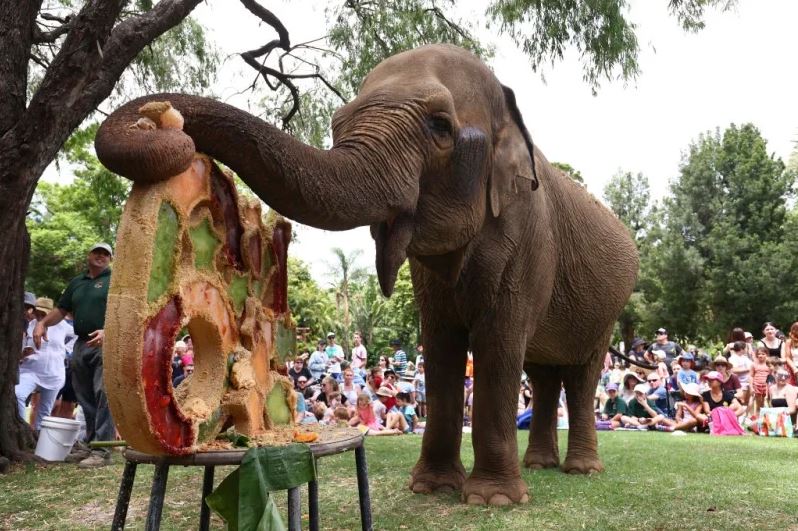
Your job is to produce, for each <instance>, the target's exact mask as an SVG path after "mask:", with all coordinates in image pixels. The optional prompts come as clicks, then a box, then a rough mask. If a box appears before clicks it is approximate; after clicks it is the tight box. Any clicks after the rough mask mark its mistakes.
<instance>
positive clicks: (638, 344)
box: [632, 337, 646, 349]
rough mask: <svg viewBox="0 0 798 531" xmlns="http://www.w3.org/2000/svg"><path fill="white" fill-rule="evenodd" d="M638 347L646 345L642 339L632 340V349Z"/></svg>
mask: <svg viewBox="0 0 798 531" xmlns="http://www.w3.org/2000/svg"><path fill="white" fill-rule="evenodd" d="M640 345H643V346H645V345H646V340H645V339H643V338H640V337H636V338H635V339H634V341H632V348H633V349H635V348H637V347H639V346H640Z"/></svg>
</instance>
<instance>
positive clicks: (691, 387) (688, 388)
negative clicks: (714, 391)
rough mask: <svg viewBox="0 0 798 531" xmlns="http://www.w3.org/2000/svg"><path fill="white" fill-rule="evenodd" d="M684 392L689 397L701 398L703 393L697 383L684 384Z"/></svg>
mask: <svg viewBox="0 0 798 531" xmlns="http://www.w3.org/2000/svg"><path fill="white" fill-rule="evenodd" d="M682 391H683V392H684V393H685V394H688V395H692V396H701V391H699V388H698V384H697V383H695V382H690V383H688V384H684V386H683V387H682Z"/></svg>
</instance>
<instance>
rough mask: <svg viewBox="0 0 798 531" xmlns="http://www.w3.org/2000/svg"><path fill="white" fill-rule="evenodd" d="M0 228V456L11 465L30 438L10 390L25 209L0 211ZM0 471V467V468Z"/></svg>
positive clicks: (26, 242)
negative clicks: (0, 230) (0, 234)
mask: <svg viewBox="0 0 798 531" xmlns="http://www.w3.org/2000/svg"><path fill="white" fill-rule="evenodd" d="M0 226H2V227H8V231H7V232H4V238H2V239H0V263H2V264H3V268H2V269H0V293H4V294H6V296H5V297H4V303H3V304H2V310H0V426H2V429H0V456H4V457H6V458H8V459H10V460H12V461H21V460H25V459H27V458H29V457H30V451H31V450H32V449H33V434H32V432H31V430H30V427H29V426H28V425H27V424H26V423H25V422H24V421H23V420H22V419H21V418H20V417H19V414H18V413H17V399H16V395H15V394H14V386H15V385H16V384H17V381H18V377H19V359H20V353H21V346H22V341H21V339H22V333H23V321H22V300H23V292H24V287H23V286H24V278H25V271H26V270H27V261H28V251H29V249H30V239H29V237H28V231H27V229H26V228H25V209H24V208H19V207H17V208H15V209H3V210H0ZM0 468H1V467H0Z"/></svg>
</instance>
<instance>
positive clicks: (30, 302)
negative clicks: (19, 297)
mask: <svg viewBox="0 0 798 531" xmlns="http://www.w3.org/2000/svg"><path fill="white" fill-rule="evenodd" d="M23 304H24V305H25V306H34V307H35V306H36V295H34V294H33V293H31V292H30V291H26V292H25V298H24V299H23Z"/></svg>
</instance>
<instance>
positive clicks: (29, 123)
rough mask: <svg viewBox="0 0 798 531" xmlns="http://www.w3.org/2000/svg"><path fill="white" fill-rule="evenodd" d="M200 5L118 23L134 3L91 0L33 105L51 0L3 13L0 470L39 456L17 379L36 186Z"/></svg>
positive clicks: (179, 1) (175, 0) (188, 3)
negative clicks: (31, 79)
mask: <svg viewBox="0 0 798 531" xmlns="http://www.w3.org/2000/svg"><path fill="white" fill-rule="evenodd" d="M199 2H200V0H162V1H161V2H158V3H157V4H156V5H155V7H154V8H153V9H151V10H150V11H148V12H146V13H144V14H142V15H140V16H137V17H130V18H127V19H126V20H124V21H123V22H120V23H119V24H117V25H116V27H114V25H115V23H116V22H117V20H118V17H119V13H120V11H121V10H122V8H123V6H124V5H125V4H126V2H122V1H121V0H109V1H105V2H87V3H84V5H83V7H82V8H81V10H80V13H79V14H78V15H76V16H75V18H74V21H73V23H72V24H73V25H72V27H71V29H70V30H69V32H68V34H67V37H66V38H65V39H64V42H63V43H62V44H61V46H60V49H59V51H58V52H57V54H56V56H55V58H54V59H53V61H52V62H51V63H50V65H49V66H48V68H47V71H46V74H45V76H44V78H43V79H42V81H41V84H40V85H39V86H38V88H37V90H36V92H35V94H34V95H33V97H32V98H31V99H30V102H29V103H28V104H27V106H26V99H25V96H26V86H27V85H26V84H27V81H28V75H27V74H28V69H27V65H28V61H29V60H30V47H31V43H32V35H33V28H34V24H35V20H36V14H37V12H38V10H39V7H40V6H41V1H38V2H35V1H34V2H17V3H8V6H6V5H5V4H4V9H3V10H0V234H2V235H3V238H2V240H0V264H2V267H0V293H2V294H3V296H4V297H5V299H4V302H3V303H0V471H2V470H3V469H4V465H5V464H7V462H6V461H5V459H6V458H7V459H11V460H13V461H19V460H26V459H30V457H31V454H30V450H31V448H32V446H33V437H32V434H31V432H30V429H29V427H28V426H27V424H25V423H23V421H22V419H20V418H19V415H18V413H17V408H16V396H15V394H14V386H15V385H16V383H17V379H18V375H19V355H20V350H21V339H22V301H23V292H24V282H25V274H26V272H27V265H28V264H27V260H28V255H29V251H30V240H29V237H28V232H27V229H26V227H25V217H26V214H27V209H28V206H29V205H30V202H31V199H32V197H33V192H34V190H35V189H36V184H37V183H38V182H39V179H40V178H41V176H42V174H43V173H44V170H45V168H47V165H48V164H49V163H50V162H51V161H52V160H53V159H54V158H55V156H56V154H57V153H58V150H59V149H60V148H61V146H62V145H63V144H64V142H65V141H66V139H67V138H68V137H69V135H70V134H71V133H72V131H74V129H75V128H76V127H77V126H79V125H80V123H81V122H82V121H83V120H85V119H86V117H88V116H89V115H90V114H91V113H92V112H93V111H94V110H95V109H96V108H97V106H98V105H99V104H100V103H101V102H102V101H103V100H104V99H105V98H107V97H108V96H109V95H110V94H111V91H112V90H113V88H114V85H116V82H117V80H118V79H119V77H120V76H121V75H122V72H123V71H124V70H125V68H127V66H128V65H129V64H130V62H131V61H132V60H133V58H135V57H136V55H137V54H138V53H139V52H140V51H141V49H142V48H143V47H144V46H146V45H147V44H149V43H150V42H152V41H153V40H154V39H155V38H157V37H158V36H160V35H162V34H163V33H164V32H165V31H167V30H168V29H170V28H172V27H174V26H175V25H177V24H178V23H179V22H180V21H181V20H183V19H184V18H185V17H186V16H187V15H188V14H189V13H190V12H191V10H192V9H194V7H196V5H197V4H198V3H199ZM112 29H113V31H112ZM35 265H36V264H34V267H35Z"/></svg>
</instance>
